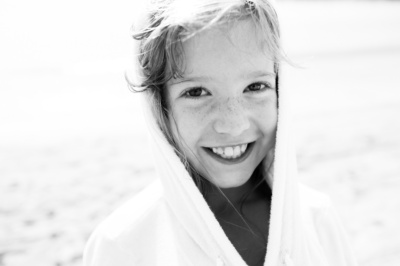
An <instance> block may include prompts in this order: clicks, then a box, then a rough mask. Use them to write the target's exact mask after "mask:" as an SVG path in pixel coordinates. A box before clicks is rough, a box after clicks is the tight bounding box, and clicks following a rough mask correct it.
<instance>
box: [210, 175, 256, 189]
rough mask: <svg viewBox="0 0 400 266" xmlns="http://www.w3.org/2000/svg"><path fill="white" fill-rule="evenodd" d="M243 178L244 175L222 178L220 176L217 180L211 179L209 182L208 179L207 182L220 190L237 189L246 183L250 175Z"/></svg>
mask: <svg viewBox="0 0 400 266" xmlns="http://www.w3.org/2000/svg"><path fill="white" fill-rule="evenodd" d="M236 174H237V173H236ZM243 176H246V175H241V176H232V175H230V176H222V177H221V176H220V177H219V178H217V179H211V180H210V179H209V181H210V182H211V183H213V184H214V185H216V186H218V187H220V188H231V187H239V186H241V185H243V184H244V183H246V182H247V181H248V180H249V179H250V177H251V175H248V177H247V178H243Z"/></svg>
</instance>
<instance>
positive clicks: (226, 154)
mask: <svg viewBox="0 0 400 266" xmlns="http://www.w3.org/2000/svg"><path fill="white" fill-rule="evenodd" d="M246 149H247V144H242V145H237V146H231V147H216V148H212V151H213V152H214V153H216V154H218V155H220V156H221V157H222V158H225V159H235V158H238V157H240V156H242V154H243V153H244V152H245V151H246Z"/></svg>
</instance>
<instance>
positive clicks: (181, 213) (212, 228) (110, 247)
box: [84, 74, 356, 266]
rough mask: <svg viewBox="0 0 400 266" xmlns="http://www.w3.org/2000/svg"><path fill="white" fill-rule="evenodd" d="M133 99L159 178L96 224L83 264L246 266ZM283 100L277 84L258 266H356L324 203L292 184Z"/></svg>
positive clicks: (291, 155) (290, 143)
mask: <svg viewBox="0 0 400 266" xmlns="http://www.w3.org/2000/svg"><path fill="white" fill-rule="evenodd" d="M282 79H283V80H284V78H283V77H282V74H280V80H281V81H282ZM139 97H142V102H143V109H144V115H145V119H146V121H147V125H148V130H149V136H150V138H151V145H152V150H153V154H154V162H155V166H156V168H157V173H158V176H159V178H158V179H157V180H156V181H155V182H154V183H153V184H151V185H150V186H149V187H147V188H145V189H144V191H142V192H141V193H139V195H137V196H136V197H134V198H132V199H131V200H129V201H128V202H126V203H125V204H124V205H123V206H121V207H120V208H119V209H117V210H116V211H115V212H114V213H112V214H111V215H110V216H109V217H108V218H107V219H106V220H105V221H103V222H102V223H101V224H100V225H99V226H98V228H97V229H96V230H95V231H94V232H93V234H92V235H91V237H90V239H89V241H88V243H87V245H86V248H85V251H84V265H85V266H128V265H129V266H134V265H146V266H147V265H163V266H166V265H171V266H172V265H173V266H178V265H185V266H186V265H198V266H206V265H226V266H244V265H246V263H245V262H244V260H243V259H242V257H241V256H240V254H239V253H238V252H237V251H236V249H235V247H234V246H233V245H232V243H231V242H230V241H229V239H228V237H227V236H226V234H225V232H224V230H223V229H222V227H221V226H220V224H219V223H218V221H217V219H216V218H215V216H214V214H213V212H212V211H211V209H210V208H209V206H208V205H207V203H206V201H205V199H204V197H203V196H202V194H201V193H200V191H199V189H198V188H197V187H196V185H195V183H194V182H193V180H192V178H191V177H190V176H189V174H188V173H187V171H186V169H185V167H184V165H183V164H182V163H181V161H180V159H179V157H178V156H177V155H176V154H175V152H174V149H173V148H172V147H171V146H170V144H169V143H168V142H167V140H166V138H165V137H164V135H163V133H162V132H161V130H160V128H159V127H158V125H157V122H156V120H155V117H154V116H153V114H152V111H151V107H150V106H149V102H150V101H149V100H148V99H147V97H148V95H147V93H145V92H144V93H142V94H141V95H140V96H139ZM287 99H288V95H287V90H286V89H285V86H284V83H282V82H280V84H279V100H278V101H279V110H278V125H277V137H276V147H275V159H274V170H273V173H274V174H273V178H270V179H269V180H267V182H268V184H269V185H270V187H271V189H272V200H271V214H270V227H269V239H268V246H267V253H266V258H265V264H264V265H268V266H270V265H271V266H272V265H274V266H275V265H277V266H278V265H287V266H291V265H296V266H305V265H310V266H317V265H318V266H345V265H346V266H350V265H356V263H355V260H354V258H353V255H352V253H351V251H350V249H349V246H348V243H347V240H346V236H345V233H344V231H343V229H342V227H341V225H340V222H339V221H338V219H337V216H336V214H335V212H334V210H333V208H332V206H331V202H330V201H329V199H328V198H327V197H326V196H325V195H323V194H321V193H319V192H316V191H314V190H312V189H310V188H307V187H305V186H304V185H301V184H299V183H298V181H297V166H296V155H295V150H294V145H293V138H292V137H291V133H292V131H291V130H290V122H289V120H290V119H289V114H288V113H289V106H287ZM266 222H268V221H266Z"/></svg>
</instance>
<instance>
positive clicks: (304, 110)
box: [0, 0, 400, 266]
mask: <svg viewBox="0 0 400 266" xmlns="http://www.w3.org/2000/svg"><path fill="white" fill-rule="evenodd" d="M40 3H42V4H46V5H50V7H49V8H53V9H54V10H57V12H59V13H60V14H61V18H62V19H67V18H68V19H69V18H70V17H71V16H70V15H71V14H73V12H77V13H76V14H74V17H78V18H79V19H81V20H80V23H70V22H68V20H67V21H64V20H62V23H61V22H60V21H61V20H58V19H59V17H58V16H56V15H57V14H58V13H57V12H56V11H55V12H54V14H52V15H43V17H42V18H40V19H42V20H40V21H39V20H38V21H35V20H34V19H35V16H34V15H29V14H30V13H32V12H28V11H29V10H32V8H33V9H34V10H39V8H38V7H36V6H35V7H33V4H29V3H27V5H28V6H27V10H25V9H23V10H20V8H19V7H18V5H17V4H16V3H14V2H11V1H5V2H4V4H0V6H1V5H3V7H4V8H3V9H1V11H0V25H6V26H7V27H3V28H2V29H1V30H0V33H2V36H5V40H8V42H5V49H2V51H1V52H0V56H1V57H2V58H5V60H2V63H0V70H1V71H2V73H3V74H4V75H2V77H1V78H0V87H1V90H0V125H1V129H0V266H27V265H30V266H76V265H81V255H82V250H83V247H84V244H85V242H86V240H87V239H88V237H89V235H90V233H91V232H92V231H93V229H94V228H95V226H96V225H97V224H98V223H99V222H100V221H101V220H102V219H104V218H105V217H106V216H107V215H108V214H109V213H110V212H111V211H112V210H113V209H115V208H116V207H117V206H118V205H120V204H121V203H122V202H124V201H125V200H127V199H128V198H130V197H132V196H134V195H135V194H136V193H137V192H138V191H140V190H141V189H142V188H143V187H144V186H146V185H147V184H149V183H150V182H151V181H152V180H153V179H154V176H155V171H154V167H153V165H152V161H151V153H150V151H149V150H148V148H147V137H146V131H145V123H144V121H143V119H142V117H141V113H140V108H139V106H138V100H137V97H135V94H134V93H131V92H130V91H129V90H128V88H127V86H126V84H125V81H124V71H125V69H126V66H127V62H128V59H129V51H130V47H129V45H130V38H129V27H130V22H131V21H132V18H131V17H129V8H132V6H133V4H132V3H128V1H122V0H121V1H117V2H116V4H113V5H112V6H111V3H110V4H97V5H94V1H87V2H85V4H82V5H80V4H79V3H80V2H78V1H72V2H71V4H70V5H66V4H64V5H63V6H61V7H59V6H55V4H54V3H53V4H52V3H51V2H50V1H48V0H43V1H40ZM30 5H31V6H30ZM77 6H79V7H80V8H79V9H77V10H76V9H75V7H77ZM64 10H67V11H68V12H70V13H68V12H67V11H66V12H65V14H64V15H62V14H63V13H62V12H63V11H64ZM278 11H279V14H280V15H281V21H282V34H283V36H284V44H285V47H286V51H287V54H288V56H289V57H290V58H291V59H292V60H293V61H294V62H295V63H297V64H298V65H299V66H300V67H291V66H289V65H286V66H285V72H284V80H285V83H286V86H287V87H288V88H290V90H291V92H292V94H291V95H292V99H291V101H292V102H293V104H292V106H293V113H294V121H295V130H296V137H297V151H298V166H299V173H300V179H301V180H302V182H304V183H306V184H308V185H310V186H311V187H314V188H316V189H318V190H320V191H323V192H325V193H327V194H328V195H329V196H331V198H332V200H333V202H334V203H335V205H336V208H337V211H338V213H339V215H340V217H341V219H342V221H343V224H344V227H345V229H346V231H347V232H348V235H349V240H350V243H351V244H352V246H353V247H354V251H355V254H356V256H357V260H358V262H359V264H360V265H363V266H382V265H385V266H397V265H400V229H399V226H398V225H399V224H400V213H399V210H400V119H399V116H400V90H399V89H400V34H399V32H400V16H399V15H398V14H399V12H400V2H395V1H339V2H337V1H329V2H323V3H320V2H317V1H297V2H291V1H283V3H282V5H281V6H280V9H279V10H278ZM21 12H22V13H21ZM71 12H72V13H71ZM90 12H93V13H90ZM33 13H34V12H33ZM88 13H89V15H88ZM111 13H112V14H114V15H113V16H111V15H110V17H112V18H115V19H108V17H107V15H108V14H111ZM14 14H19V15H21V14H22V15H21V16H22V17H24V19H26V20H29V19H32V21H31V24H29V23H28V24H27V22H26V21H25V20H21V19H22V18H18V17H15V15H14ZM90 14H92V16H91V15H90ZM115 14H117V15H115ZM118 14H119V15H118ZM87 17H90V18H92V19H91V20H90V21H87V22H86V20H85V18H87ZM38 19H39V18H38ZM51 19H54V21H55V22H54V25H47V24H46V23H47V22H48V21H50V20H51ZM29 21H30V20H29ZM17 22H18V23H17ZM57 23H58V24H57ZM39 26H43V27H44V28H43V27H42V28H40V27H39ZM23 29H24V30H23ZM25 30H26V31H25ZM35 30H37V31H38V36H39V37H38V38H39V39H40V40H38V41H37V42H36V43H35V41H34V40H36V39H35V37H34V31H35ZM88 32H89V33H88ZM50 33H51V34H54V35H55V36H58V37H60V38H61V37H62V36H65V38H64V37H62V38H64V39H62V40H63V41H60V40H59V41H57V42H56V41H54V43H51V42H50V43H47V44H45V40H47V39H46V38H48V37H47V36H48V34H50ZM74 38H75V39H74ZM20 42H22V43H30V46H29V45H27V47H28V48H26V47H25V44H21V43H20ZM24 47H25V48H24ZM29 47H30V48H29ZM69 47H73V48H71V49H73V51H70V50H68V49H69ZM29 49H31V50H29ZM46 51H47V52H46ZM45 52H46V53H45Z"/></svg>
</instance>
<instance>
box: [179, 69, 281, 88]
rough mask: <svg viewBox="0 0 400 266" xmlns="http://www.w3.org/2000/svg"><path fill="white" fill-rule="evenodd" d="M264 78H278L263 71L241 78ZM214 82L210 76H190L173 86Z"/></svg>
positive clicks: (243, 75) (246, 74)
mask: <svg viewBox="0 0 400 266" xmlns="http://www.w3.org/2000/svg"><path fill="white" fill-rule="evenodd" d="M262 77H276V74H275V73H271V72H268V71H262V70H258V71H252V72H249V73H244V74H242V75H240V78H242V79H255V78H262ZM211 80H213V78H211V77H209V76H188V77H183V78H180V79H177V80H176V81H175V82H171V85H176V84H180V83H184V82H194V81H197V82H199V81H203V82H206V81H211Z"/></svg>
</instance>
